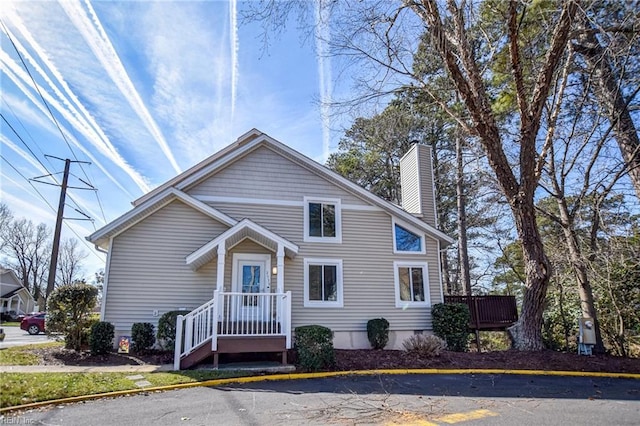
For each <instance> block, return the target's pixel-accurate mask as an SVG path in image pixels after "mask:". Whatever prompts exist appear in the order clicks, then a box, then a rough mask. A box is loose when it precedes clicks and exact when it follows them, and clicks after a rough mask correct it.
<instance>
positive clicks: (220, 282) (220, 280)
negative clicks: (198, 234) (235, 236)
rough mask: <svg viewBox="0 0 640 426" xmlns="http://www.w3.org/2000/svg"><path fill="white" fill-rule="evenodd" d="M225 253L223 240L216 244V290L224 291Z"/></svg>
mask: <svg viewBox="0 0 640 426" xmlns="http://www.w3.org/2000/svg"><path fill="white" fill-rule="evenodd" d="M226 253H227V250H226V248H225V241H220V244H218V271H217V277H216V290H217V291H224V257H225V255H226Z"/></svg>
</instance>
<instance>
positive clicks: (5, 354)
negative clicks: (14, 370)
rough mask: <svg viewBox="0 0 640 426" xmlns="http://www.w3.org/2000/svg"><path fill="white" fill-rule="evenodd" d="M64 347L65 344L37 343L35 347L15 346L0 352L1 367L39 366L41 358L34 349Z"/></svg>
mask: <svg viewBox="0 0 640 426" xmlns="http://www.w3.org/2000/svg"><path fill="white" fill-rule="evenodd" d="M58 346H60V347H62V346H64V343H63V342H47V343H37V344H34V345H26V346H14V347H12V348H6V349H3V350H1V351H0V365H38V364H40V360H41V357H40V356H39V355H37V354H35V353H33V352H32V351H33V350H34V349H43V348H53V347H58Z"/></svg>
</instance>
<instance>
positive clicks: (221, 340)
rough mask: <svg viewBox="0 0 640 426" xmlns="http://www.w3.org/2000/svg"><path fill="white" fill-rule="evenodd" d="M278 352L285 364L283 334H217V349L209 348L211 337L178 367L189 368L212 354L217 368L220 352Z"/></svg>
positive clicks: (285, 353)
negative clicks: (247, 335)
mask: <svg viewBox="0 0 640 426" xmlns="http://www.w3.org/2000/svg"><path fill="white" fill-rule="evenodd" d="M250 352H279V353H281V354H282V365H287V343H286V337H284V336H251V337H246V336H218V350H217V351H213V350H212V349H211V339H209V340H207V341H206V342H205V343H203V344H202V345H201V346H200V347H198V348H197V349H195V350H193V351H192V352H191V353H190V354H189V355H186V356H185V357H183V358H182V359H181V360H180V369H181V370H182V369H186V368H191V367H193V366H194V365H197V364H199V363H201V362H202V361H204V360H205V359H207V358H208V357H211V356H213V368H218V364H219V356H220V354H233V353H250Z"/></svg>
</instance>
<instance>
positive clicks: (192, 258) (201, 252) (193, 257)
mask: <svg viewBox="0 0 640 426" xmlns="http://www.w3.org/2000/svg"><path fill="white" fill-rule="evenodd" d="M244 228H249V229H251V230H253V231H255V232H257V233H259V234H261V235H264V236H265V237H267V238H269V239H271V240H272V241H275V242H276V243H278V244H282V245H283V246H284V247H285V248H288V249H289V250H291V251H292V252H294V253H295V254H297V253H298V250H299V248H298V246H297V245H295V244H293V243H292V242H290V241H287V240H286V239H284V238H282V237H281V236H279V235H278V234H275V233H273V232H271V231H269V230H268V229H265V228H263V227H262V226H260V225H258V224H257V223H255V222H252V221H251V220H249V219H242V220H241V221H240V222H238V223H237V224H236V225H235V226H233V227H231V228H229V229H227V230H226V231H224V232H223V233H222V234H220V235H218V236H217V237H216V238H214V239H213V240H211V241H209V242H208V243H206V244H205V245H203V246H202V247H200V248H199V249H198V250H196V251H194V252H193V253H191V254H190V255H188V256H187V257H186V259H185V261H186V263H187V265H189V266H191V265H192V264H194V263H196V262H197V261H198V259H200V258H201V257H202V256H205V255H206V254H207V253H209V252H210V251H211V250H213V249H214V248H216V247H217V246H218V245H219V244H220V243H221V242H222V241H226V240H227V239H228V238H229V237H231V236H232V235H234V234H235V233H237V232H240V231H241V230H242V229H244Z"/></svg>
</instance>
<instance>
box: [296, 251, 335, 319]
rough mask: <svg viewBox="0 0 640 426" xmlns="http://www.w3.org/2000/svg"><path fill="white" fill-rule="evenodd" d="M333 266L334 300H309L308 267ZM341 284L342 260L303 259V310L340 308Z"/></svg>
mask: <svg viewBox="0 0 640 426" xmlns="http://www.w3.org/2000/svg"><path fill="white" fill-rule="evenodd" d="M311 265H319V266H335V267H336V300H335V301H333V300H332V301H325V300H309V293H310V289H309V266H311ZM342 290H343V282H342V259H326V258H305V259H304V307H305V308H342V307H343V298H342Z"/></svg>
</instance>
